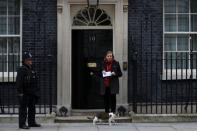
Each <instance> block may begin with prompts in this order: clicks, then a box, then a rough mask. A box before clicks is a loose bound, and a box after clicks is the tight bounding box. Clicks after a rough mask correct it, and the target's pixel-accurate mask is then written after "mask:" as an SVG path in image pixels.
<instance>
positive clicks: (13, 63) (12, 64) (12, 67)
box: [8, 55, 19, 72]
mask: <svg viewBox="0 0 197 131" xmlns="http://www.w3.org/2000/svg"><path fill="white" fill-rule="evenodd" d="M8 61H9V63H8V69H9V70H8V71H9V72H13V71H14V72H16V70H17V67H19V57H18V56H17V55H9V57H8Z"/></svg>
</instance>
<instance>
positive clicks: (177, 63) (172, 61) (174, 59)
mask: <svg viewBox="0 0 197 131" xmlns="http://www.w3.org/2000/svg"><path fill="white" fill-rule="evenodd" d="M164 55H165V56H164V58H165V59H164V61H165V62H164V64H165V65H164V68H165V69H186V68H188V67H189V60H188V53H185V52H184V53H182V52H181V53H172V52H167V53H165V54H164ZM186 63H187V64H186ZM166 67H167V68H166Z"/></svg>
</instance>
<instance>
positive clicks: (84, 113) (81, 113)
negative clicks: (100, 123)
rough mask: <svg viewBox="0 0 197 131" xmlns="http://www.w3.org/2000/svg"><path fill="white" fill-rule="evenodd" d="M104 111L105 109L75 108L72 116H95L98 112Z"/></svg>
mask: <svg viewBox="0 0 197 131" xmlns="http://www.w3.org/2000/svg"><path fill="white" fill-rule="evenodd" d="M102 112H104V110H103V109H84V110H82V109H79V110H77V109H73V110H72V111H71V116H95V115H96V114H98V113H102Z"/></svg>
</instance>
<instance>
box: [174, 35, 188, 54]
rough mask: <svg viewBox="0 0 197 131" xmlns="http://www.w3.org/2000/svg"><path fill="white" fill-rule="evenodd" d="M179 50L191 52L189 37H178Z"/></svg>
mask: <svg viewBox="0 0 197 131" xmlns="http://www.w3.org/2000/svg"><path fill="white" fill-rule="evenodd" d="M177 50H178V51H188V50H189V36H188V35H178V36H177Z"/></svg>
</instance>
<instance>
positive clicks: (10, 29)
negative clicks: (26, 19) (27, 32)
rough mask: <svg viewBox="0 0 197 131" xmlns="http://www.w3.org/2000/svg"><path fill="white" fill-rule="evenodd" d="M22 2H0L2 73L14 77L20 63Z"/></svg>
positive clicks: (0, 68)
mask: <svg viewBox="0 0 197 131" xmlns="http://www.w3.org/2000/svg"><path fill="white" fill-rule="evenodd" d="M20 45H21V1H20V0H0V73H1V76H2V75H5V76H6V74H7V75H9V74H10V75H12V74H13V72H16V68H17V67H18V66H19V62H20V47H21V46H20Z"/></svg>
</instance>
